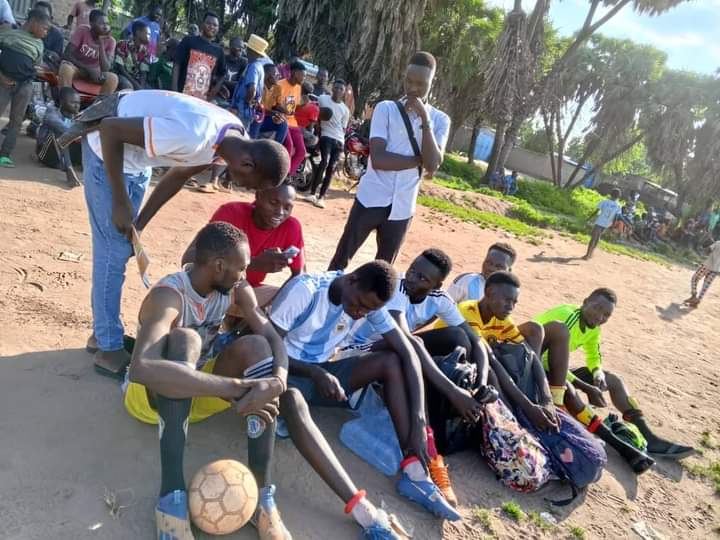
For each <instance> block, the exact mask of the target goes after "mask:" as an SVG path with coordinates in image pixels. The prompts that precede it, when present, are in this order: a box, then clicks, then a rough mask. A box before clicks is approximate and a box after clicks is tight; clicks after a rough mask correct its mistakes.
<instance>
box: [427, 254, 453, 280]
mask: <svg viewBox="0 0 720 540" xmlns="http://www.w3.org/2000/svg"><path fill="white" fill-rule="evenodd" d="M421 256H422V257H425V258H426V259H427V260H428V261H430V263H432V265H433V266H435V268H437V269H438V270H440V273H441V274H442V279H445V278H446V277H448V275H449V274H450V271H451V270H452V260H450V257H449V256H448V254H447V253H445V252H444V251H442V250H441V249H437V248H430V249H426V250H425V251H423V252H422V253H421Z"/></svg>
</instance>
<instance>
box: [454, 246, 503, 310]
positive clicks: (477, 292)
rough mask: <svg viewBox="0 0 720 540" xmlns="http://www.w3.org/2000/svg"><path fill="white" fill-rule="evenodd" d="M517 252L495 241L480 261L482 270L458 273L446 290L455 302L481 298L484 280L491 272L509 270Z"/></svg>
mask: <svg viewBox="0 0 720 540" xmlns="http://www.w3.org/2000/svg"><path fill="white" fill-rule="evenodd" d="M515 259H517V253H516V252H515V249H513V247H512V246H511V245H509V244H506V243H504V242H497V243H495V244H493V245H492V246H490V247H489V248H488V250H487V254H486V255H485V260H484V261H483V263H482V270H481V272H480V273H479V274H478V273H476V272H468V273H466V274H460V275H459V276H458V277H456V278H455V280H454V281H453V282H452V284H451V285H450V287H449V288H448V290H447V292H448V294H449V295H450V298H452V299H453V300H454V301H455V303H456V304H459V303H460V302H465V301H467V300H482V297H483V294H484V293H485V280H486V279H487V278H489V277H490V274H492V273H493V272H510V271H511V270H512V265H513V264H515Z"/></svg>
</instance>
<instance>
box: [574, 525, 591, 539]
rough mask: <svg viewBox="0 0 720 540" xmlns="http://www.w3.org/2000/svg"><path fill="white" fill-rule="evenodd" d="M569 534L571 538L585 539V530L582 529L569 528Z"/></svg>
mask: <svg viewBox="0 0 720 540" xmlns="http://www.w3.org/2000/svg"><path fill="white" fill-rule="evenodd" d="M570 534H572V535H573V538H577V539H578V540H585V538H587V534H586V533H585V529H583V528H582V527H571V528H570Z"/></svg>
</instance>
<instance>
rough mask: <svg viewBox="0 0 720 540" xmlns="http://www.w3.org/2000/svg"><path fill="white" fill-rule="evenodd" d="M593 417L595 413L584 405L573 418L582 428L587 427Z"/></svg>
mask: <svg viewBox="0 0 720 540" xmlns="http://www.w3.org/2000/svg"><path fill="white" fill-rule="evenodd" d="M594 416H595V412H594V411H593V410H592V409H591V408H590V405H586V406H585V408H584V409H583V410H582V411H580V412H579V413H577V415H576V416H575V418H577V419H578V421H579V422H580V423H581V424H583V425H584V426H589V425H590V423H591V422H592V419H593V417H594Z"/></svg>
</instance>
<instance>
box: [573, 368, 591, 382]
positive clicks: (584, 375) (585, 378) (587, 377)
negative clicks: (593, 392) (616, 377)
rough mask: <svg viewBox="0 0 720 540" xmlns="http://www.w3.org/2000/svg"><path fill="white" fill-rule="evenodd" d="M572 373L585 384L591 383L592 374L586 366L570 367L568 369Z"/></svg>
mask: <svg viewBox="0 0 720 540" xmlns="http://www.w3.org/2000/svg"><path fill="white" fill-rule="evenodd" d="M570 371H571V372H572V374H573V375H575V376H576V377H577V378H578V379H580V380H581V381H582V382H584V383H587V384H593V376H592V373H590V370H589V369H588V368H586V367H579V368H577V369H571V370H570Z"/></svg>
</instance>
